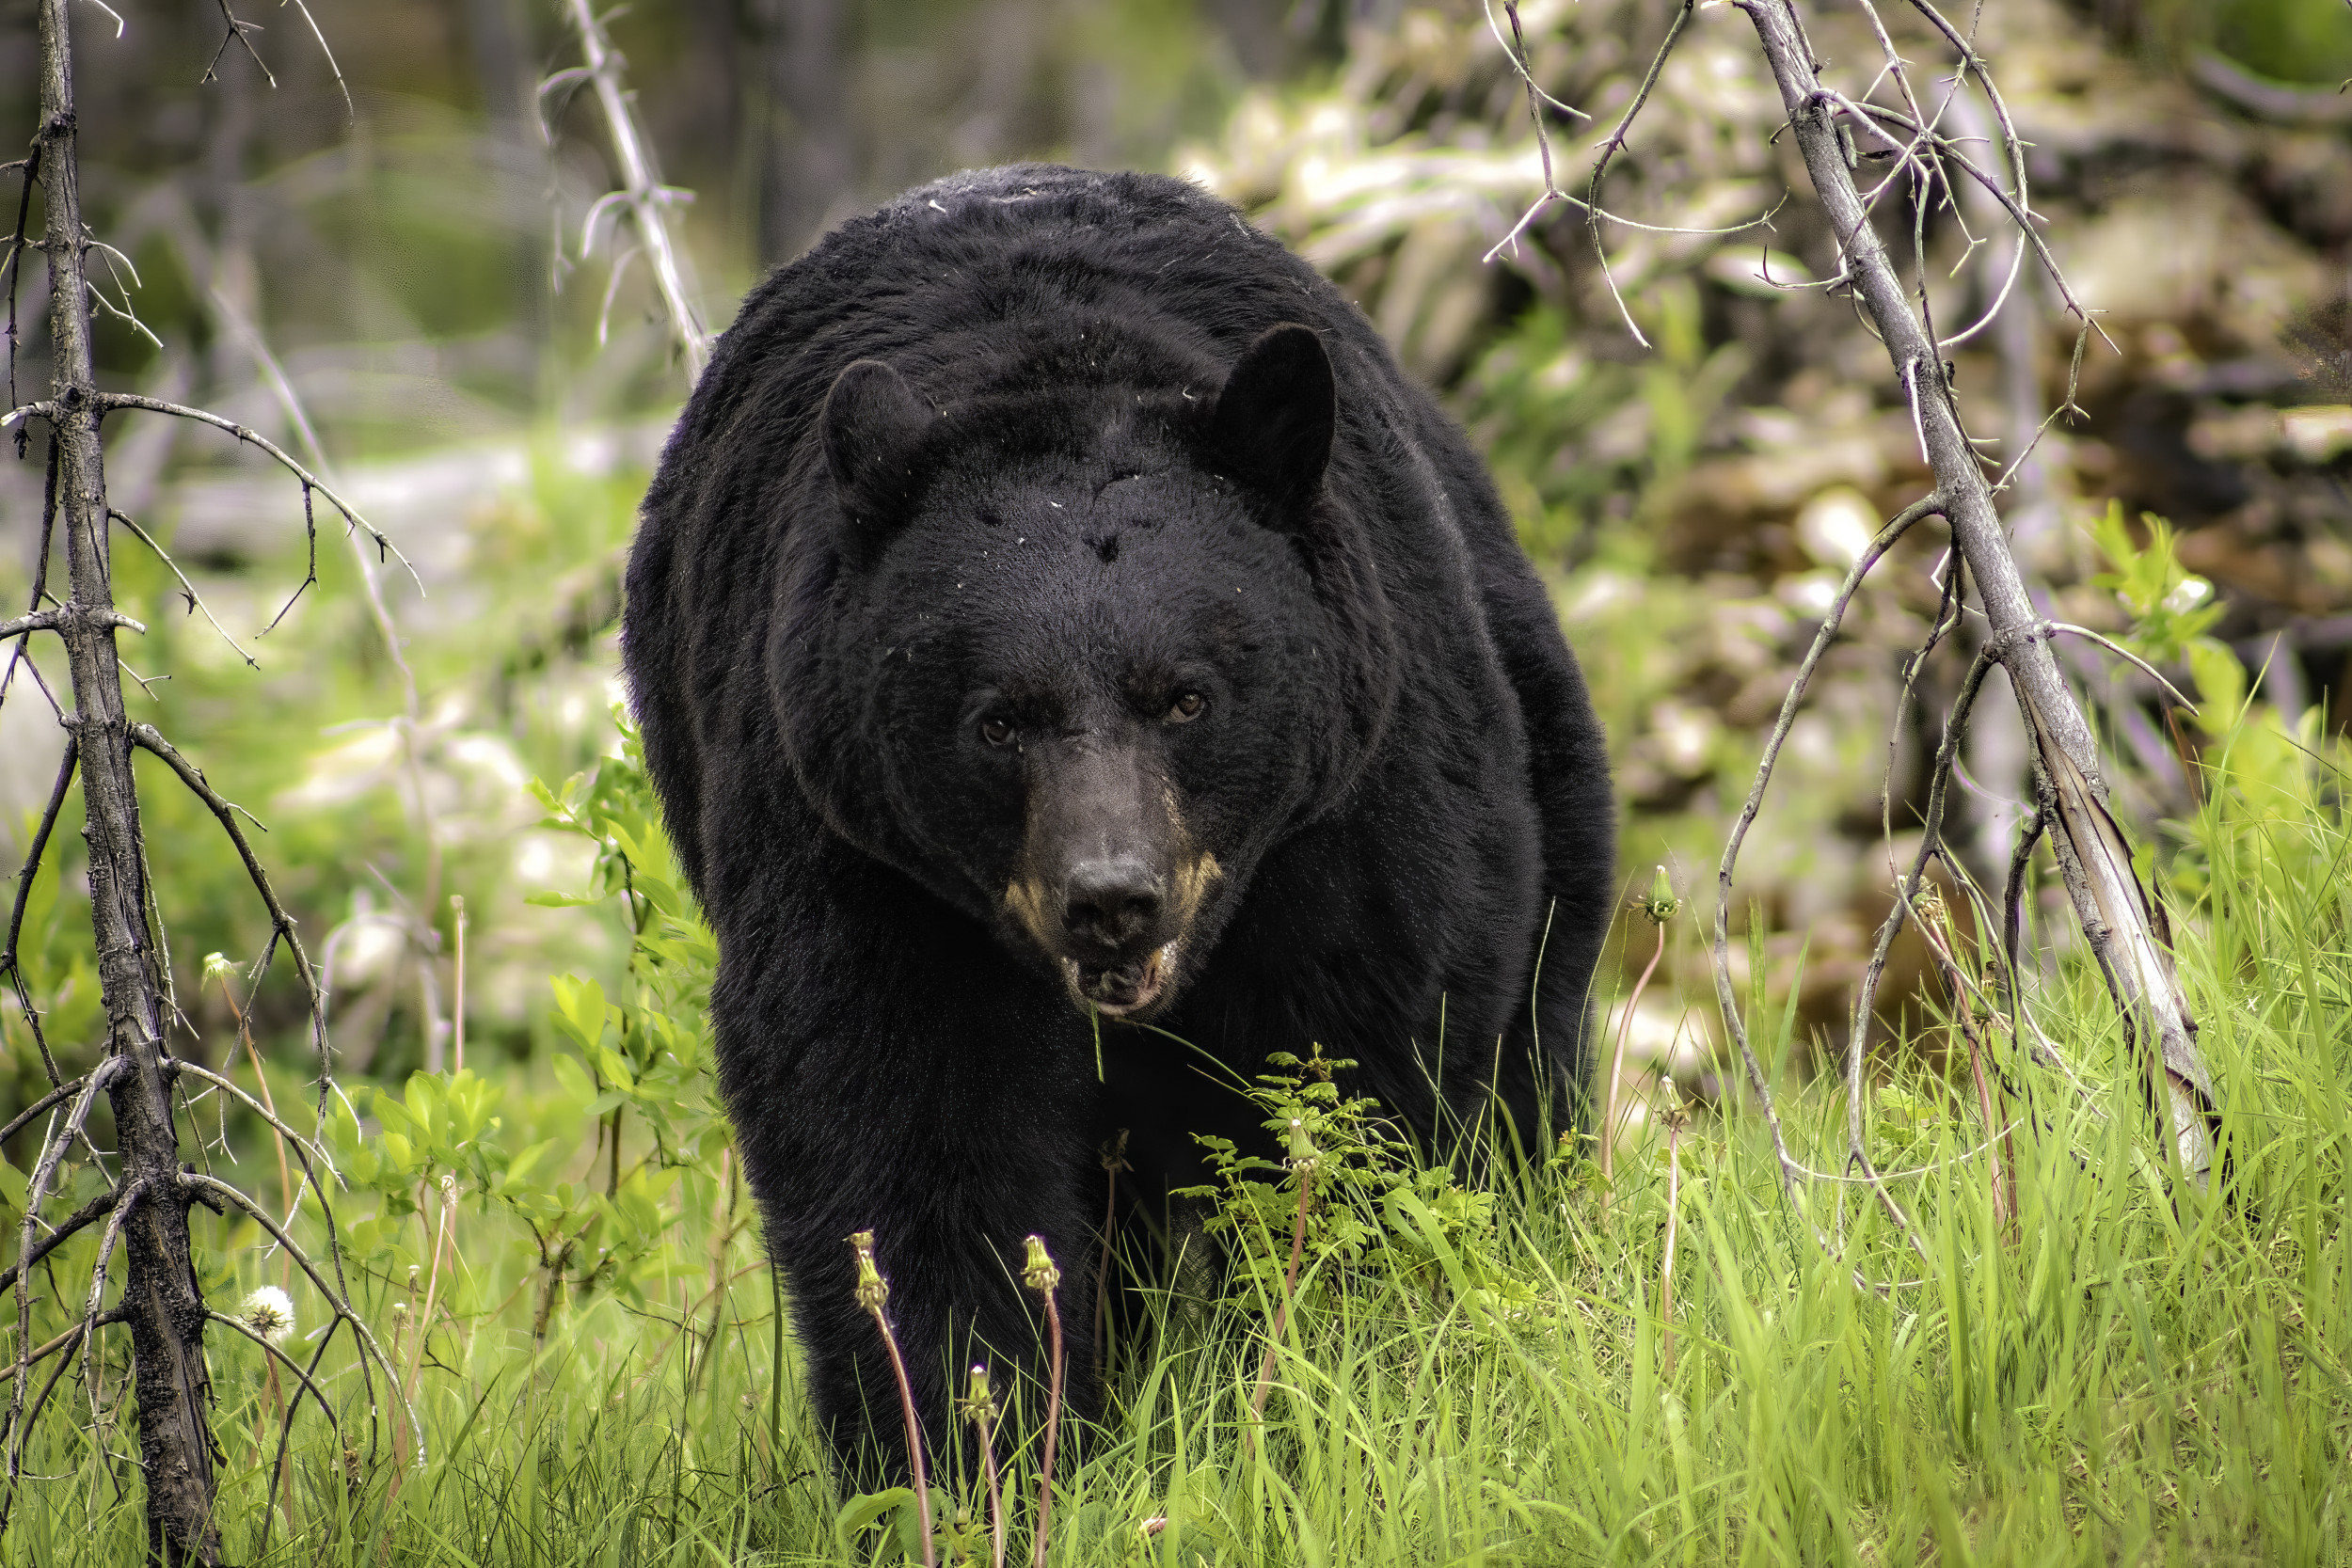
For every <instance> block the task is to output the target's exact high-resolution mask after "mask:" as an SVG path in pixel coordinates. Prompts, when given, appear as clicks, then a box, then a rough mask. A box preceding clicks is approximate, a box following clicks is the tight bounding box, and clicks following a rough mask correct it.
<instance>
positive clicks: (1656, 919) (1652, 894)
mask: <svg viewBox="0 0 2352 1568" xmlns="http://www.w3.org/2000/svg"><path fill="white" fill-rule="evenodd" d="M1681 908H1682V900H1681V899H1679V898H1677V897H1676V896H1675V885H1674V883H1673V881H1672V880H1670V879H1668V878H1667V876H1666V868H1665V867H1664V866H1662V865H1661V866H1660V867H1659V868H1658V875H1657V876H1655V877H1653V878H1651V879H1650V884H1649V896H1648V897H1647V898H1645V899H1643V900H1642V912H1643V913H1644V914H1645V915H1647V916H1649V918H1650V924H1651V925H1653V926H1663V925H1664V924H1666V922H1667V921H1669V920H1672V919H1673V918H1674V917H1675V913H1676V911H1678V910H1680V909H1681Z"/></svg>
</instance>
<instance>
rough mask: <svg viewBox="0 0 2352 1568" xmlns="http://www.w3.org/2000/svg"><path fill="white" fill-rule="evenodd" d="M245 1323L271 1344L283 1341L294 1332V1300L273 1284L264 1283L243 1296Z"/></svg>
mask: <svg viewBox="0 0 2352 1568" xmlns="http://www.w3.org/2000/svg"><path fill="white" fill-rule="evenodd" d="M244 1317H245V1325H246V1327H247V1328H249V1329H251V1330H253V1332H254V1333H256V1334H258V1335H260V1336H261V1337H262V1338H264V1339H266V1340H268V1341H269V1342H270V1343H271V1344H273V1345H278V1344H283V1343H285V1339H286V1336H287V1335H289V1334H292V1333H293V1332H294V1302H293V1301H292V1300H290V1299H289V1298H288V1297H287V1295H286V1292H285V1291H281V1290H279V1289H278V1287H277V1286H275V1285H264V1286H262V1288H261V1289H260V1290H258V1291H254V1292H253V1293H252V1294H251V1295H249V1296H247V1297H246V1298H245V1312H244Z"/></svg>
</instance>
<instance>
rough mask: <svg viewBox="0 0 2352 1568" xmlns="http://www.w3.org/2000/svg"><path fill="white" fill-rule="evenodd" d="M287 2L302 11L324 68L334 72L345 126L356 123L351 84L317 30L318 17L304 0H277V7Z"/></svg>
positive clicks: (357, 120) (355, 109) (323, 37)
mask: <svg viewBox="0 0 2352 1568" xmlns="http://www.w3.org/2000/svg"><path fill="white" fill-rule="evenodd" d="M289 3H291V4H292V5H293V6H294V9H295V10H298V11H300V12H301V13H302V20H303V21H305V22H307V23H309V24H310V36H311V37H312V38H314V39H316V40H319V53H320V54H322V55H326V69H327V70H329V71H333V72H334V73H335V87H336V89H337V90H338V91H340V92H341V93H342V95H343V123H344V125H345V126H346V128H348V127H349V126H353V125H357V124H358V122H359V109H358V105H357V104H355V103H352V101H351V84H350V83H348V82H346V81H344V80H343V68H342V66H339V65H337V64H336V63H335V51H334V50H332V49H330V48H329V47H327V43H326V34H325V33H323V32H321V31H320V30H319V19H318V18H317V17H315V16H312V15H311V14H310V7H309V5H307V4H305V0H278V8H279V9H280V10H283V9H284V8H286V6H287V5H288V4H289Z"/></svg>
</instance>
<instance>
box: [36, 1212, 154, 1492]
mask: <svg viewBox="0 0 2352 1568" xmlns="http://www.w3.org/2000/svg"><path fill="white" fill-rule="evenodd" d="M146 1192H147V1183H146V1182H144V1181H127V1182H125V1183H123V1187H122V1191H121V1193H120V1194H119V1196H117V1197H116V1199H115V1207H114V1212H113V1213H111V1214H108V1215H107V1216H106V1229H105V1233H104V1234H103V1235H102V1236H100V1237H99V1239H98V1260H97V1261H96V1262H94V1263H92V1264H91V1265H90V1271H89V1296H88V1298H87V1301H86V1302H85V1303H84V1305H83V1308H82V1325H83V1327H85V1328H89V1327H90V1326H91V1325H93V1324H95V1323H97V1322H98V1320H99V1319H100V1318H101V1317H102V1316H103V1314H104V1311H105V1305H106V1265H107V1264H109V1263H111V1262H113V1261H114V1256H115V1243H117V1242H119V1241H120V1240H121V1239H122V1226H123V1222H124V1221H126V1220H128V1219H129V1218H130V1217H131V1211H132V1210H133V1209H135V1208H136V1207H137V1205H138V1201H139V1199H140V1198H141V1197H142V1196H145V1195H146ZM97 1348H98V1336H97V1334H96V1333H94V1332H93V1333H90V1334H87V1335H85V1336H84V1337H83V1338H82V1386H83V1387H84V1388H86V1389H87V1390H89V1414H90V1424H91V1425H92V1426H96V1425H97V1424H98V1415H99V1412H98V1376H97V1373H96V1371H95V1370H94V1369H92V1367H91V1366H90V1353H91V1352H93V1351H95V1350H96V1349H97ZM11 1435H12V1437H13V1438H14V1440H15V1447H14V1448H12V1449H10V1450H9V1453H8V1465H9V1471H10V1473H11V1474H13V1473H14V1472H15V1468H16V1465H17V1456H18V1454H19V1452H21V1451H22V1449H23V1446H24V1433H22V1432H17V1433H12V1434H11Z"/></svg>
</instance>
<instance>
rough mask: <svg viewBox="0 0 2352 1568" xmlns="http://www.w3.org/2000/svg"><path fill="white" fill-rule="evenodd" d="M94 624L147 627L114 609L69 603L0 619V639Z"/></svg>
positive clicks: (139, 629) (142, 632)
mask: <svg viewBox="0 0 2352 1568" xmlns="http://www.w3.org/2000/svg"><path fill="white" fill-rule="evenodd" d="M77 620H79V621H84V622H87V624H89V625H90V626H121V627H124V628H126V629H128V630H131V631H135V632H139V633H141V634H144V633H145V632H146V630H147V628H146V627H145V626H141V625H139V623H138V622H136V621H134V620H132V619H131V617H129V616H128V615H124V614H122V613H120V612H119V611H118V610H81V609H77V608H76V607H74V606H72V605H67V606H65V607H64V608H62V609H58V610H35V611H33V613H31V614H30V615H20V616H18V617H17V618H16V619H15V620H13V621H0V639H6V638H10V637H22V636H24V634H25V633H27V632H36V631H63V630H65V629H66V627H68V626H72V624H73V623H74V622H75V621H77Z"/></svg>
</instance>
